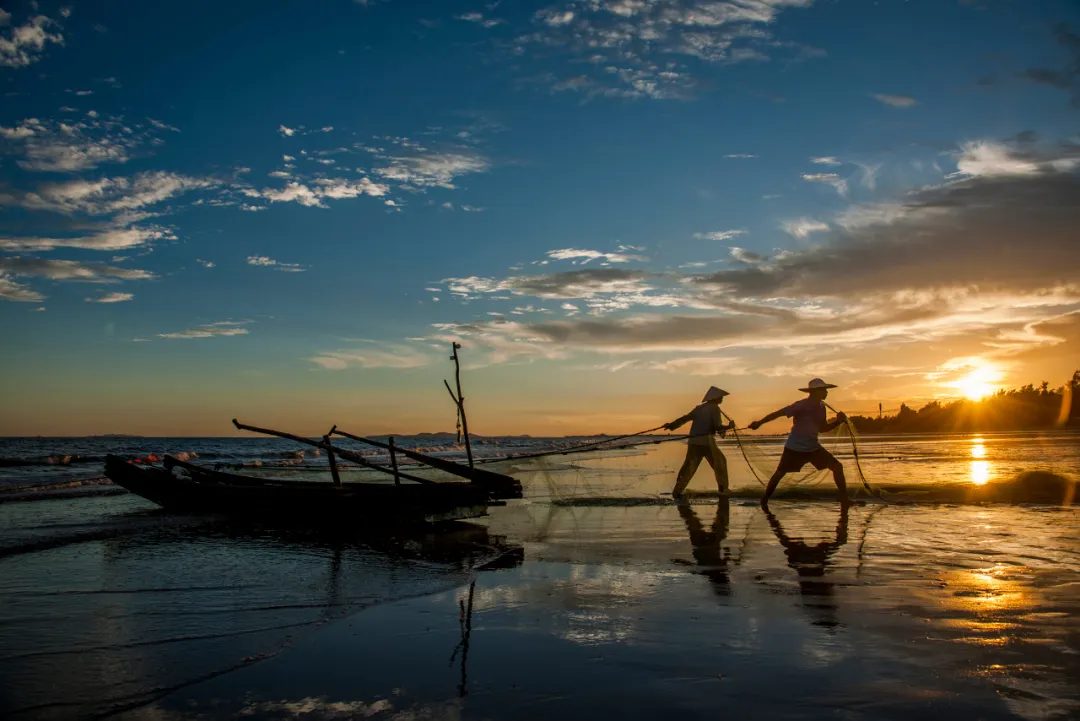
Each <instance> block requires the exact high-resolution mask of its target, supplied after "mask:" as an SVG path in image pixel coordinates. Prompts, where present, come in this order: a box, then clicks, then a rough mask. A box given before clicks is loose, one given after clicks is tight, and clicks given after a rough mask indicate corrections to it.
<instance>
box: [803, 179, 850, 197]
mask: <svg viewBox="0 0 1080 721" xmlns="http://www.w3.org/2000/svg"><path fill="white" fill-rule="evenodd" d="M802 179H803V180H805V181H806V182H808V183H824V184H825V185H831V186H832V187H833V189H835V190H836V192H837V193H839V194H840V195H841V196H842V197H844V196H847V192H848V185H847V181H846V180H844V179H843V178H841V177H840V176H839V175H837V174H836V173H803V175H802Z"/></svg>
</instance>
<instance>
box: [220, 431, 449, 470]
mask: <svg viewBox="0 0 1080 721" xmlns="http://www.w3.org/2000/svg"><path fill="white" fill-rule="evenodd" d="M233 425H234V426H236V427H237V428H239V429H240V430H242V431H251V432H252V433H261V434H263V435H264V436H277V437H278V438H285V439H286V440H290V441H296V442H297V443H303V444H304V445H307V446H314V447H315V448H321V449H323V450H324V451H331V450H332V451H334V452H336V453H337V454H338V455H339V456H341V457H342V458H344V459H346V460H349V461H352V462H353V463H356V464H357V465H361V466H363V467H365V468H370V469H371V470H373V471H380V472H382V473H391V474H392V473H393V471H392V470H390V469H389V468H387V467H386V466H379V465H376V464H374V463H372V462H371V461H369V460H368V459H366V458H364V457H363V456H362V455H360V454H359V453H356V452H355V451H350V450H347V449H345V448H335V447H334V446H333V445H332V444H330V443H327V442H326V441H313V440H311V439H310V438H304V437H303V436H297V435H293V434H292V433H286V432H285V431H275V430H271V429H269V428H259V427H258V426H249V425H247V424H246V423H241V422H240V421H238V420H236V419H235V418H233ZM398 475H400V476H401V477H402V478H404V479H405V480H407V481H415V482H416V483H426V484H433V483H437V481H433V480H431V479H430V478H420V477H419V476H414V475H412V474H410V473H400V472H399V473H398Z"/></svg>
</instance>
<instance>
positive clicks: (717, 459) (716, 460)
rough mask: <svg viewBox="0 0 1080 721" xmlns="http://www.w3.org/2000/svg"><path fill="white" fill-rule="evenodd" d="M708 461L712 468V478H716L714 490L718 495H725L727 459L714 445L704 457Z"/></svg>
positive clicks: (726, 490)
mask: <svg viewBox="0 0 1080 721" xmlns="http://www.w3.org/2000/svg"><path fill="white" fill-rule="evenodd" d="M705 458H706V460H708V461H709V465H710V466H712V470H713V476H715V477H716V488H717V490H719V491H720V495H724V496H726V495H727V492H728V470H727V458H725V457H724V453H723V451H721V450H720V449H719V448H717V447H716V445H715V444H713V445H711V446H710V447H709V455H707V456H705Z"/></svg>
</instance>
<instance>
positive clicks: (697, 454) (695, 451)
mask: <svg viewBox="0 0 1080 721" xmlns="http://www.w3.org/2000/svg"><path fill="white" fill-rule="evenodd" d="M702 459H704V460H706V461H708V462H709V465H710V466H712V470H713V475H714V476H716V487H717V488H718V489H719V490H720V492H721V493H727V490H728V472H727V459H726V458H724V454H723V453H722V452H721V451H720V449H719V448H717V446H716V441H714V440H713V439H712V438H711V437H710V438H708V443H707V444H705V443H703V444H697V443H691V444H689V445H687V446H686V460H684V461H683V464H682V468H680V469H679V475H678V477H677V478H676V480H675V488H674V490H672V493H674V494H678V493H682V492H683V491H685V490H686V487H687V486H688V485H690V479H692V478H693V477H694V474H695V473H697V469H698V466H700V465H701V461H702Z"/></svg>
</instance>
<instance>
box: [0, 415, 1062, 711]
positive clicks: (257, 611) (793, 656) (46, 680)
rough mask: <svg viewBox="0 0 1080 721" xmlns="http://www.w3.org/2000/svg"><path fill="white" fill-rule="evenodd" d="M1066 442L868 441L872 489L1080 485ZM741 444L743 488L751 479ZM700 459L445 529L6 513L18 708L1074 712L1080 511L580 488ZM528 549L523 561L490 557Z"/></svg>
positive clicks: (665, 452)
mask: <svg viewBox="0 0 1080 721" xmlns="http://www.w3.org/2000/svg"><path fill="white" fill-rule="evenodd" d="M980 439H981V440H980ZM1076 440H1077V436H1076V435H1075V434H1072V435H1070V434H1001V435H998V436H982V437H974V436H964V437H949V438H941V437H933V438H921V439H920V438H912V437H903V438H894V439H886V438H875V439H870V440H866V439H864V444H863V445H862V455H863V458H864V461H865V462H864V467H865V468H866V471H867V475H868V477H870V479H871V480H872V481H877V480H879V479H882V478H893V479H898V481H902V482H906V483H915V484H918V483H922V484H929V485H934V484H944V483H958V482H959V483H964V484H971V485H973V486H974V485H979V484H980V483H982V480H983V478H986V480H987V482H991V483H992V482H996V481H998V480H1003V479H1008V478H1010V477H1011V476H1012V475H1014V474H1015V473H1017V472H1023V471H1032V470H1046V471H1051V472H1055V473H1059V474H1062V475H1067V476H1071V477H1074V478H1075V477H1077V475H1080V474H1078V471H1080V447H1078V446H1080V444H1077V443H1076ZM980 448H981V450H980ZM736 450H737V449H736ZM726 452H727V453H728V457H729V459H732V463H731V465H732V470H733V474H732V475H733V484H732V485H733V486H734V487H740V486H742V487H747V486H751V485H753V484H756V482H755V481H754V479H753V478H752V477H751V476H750V474H749V472H748V471H747V470H745V466H744V467H743V469H742V470H741V471H740V470H739V464H738V463H737V462H735V459H734V457H733V450H732V449H731V448H730V447H728V448H727V449H726ZM775 452H776V453H777V454H778V453H779V446H778V445H777V446H776V449H775ZM682 453H683V448H682V447H681V444H666V445H660V446H654V447H647V448H645V449H642V450H640V451H633V452H619V453H611V454H602V455H601V456H599V457H595V456H594V457H582V456H577V457H575V456H565V457H557V458H556V459H554V460H553V461H545V462H544V464H543V466H542V467H540V468H537V467H535V466H534V467H532V469H531V470H529V471H528V472H525V473H522V474H521V476H522V478H523V480H525V482H526V490H527V495H529V496H530V499H528V500H525V501H521V502H511V504H510V505H508V506H506V507H503V508H495V509H493V512H492V515H491V516H490V517H489V518H488V519H486V520H485V521H484V522H483V523H482V524H481V525H480V526H476V525H475V524H474V525H469V526H466V527H459V528H458V529H457V530H456V531H455V532H454V533H453V534H449V535H447V534H443V533H436V532H431V533H426V534H422V535H420V536H415V535H407V536H401V537H398V538H390V539H386V538H364V537H362V536H360V537H356V536H355V534H353V535H348V534H346V535H344V536H342V535H341V534H337V535H335V536H329V537H328V536H327V535H326V534H324V533H323V534H320V533H310V532H309V533H298V532H296V531H289V530H285V529H280V528H268V527H265V526H254V527H253V526H250V525H245V526H239V525H237V524H235V523H227V522H225V521H224V520H223V519H220V518H215V517H212V516H181V515H173V514H168V513H165V512H163V511H160V510H158V509H155V508H154V507H153V506H152V505H151V504H149V503H147V502H145V501H143V500H142V499H139V498H137V497H134V496H131V495H122V496H111V497H96V498H77V499H68V500H51V501H41V502H9V503H0V678H3V679H4V683H3V684H0V717H3V718H16V719H22V718H26V719H69V718H93V717H101V716H107V717H114V716H119V717H128V718H138V719H142V718H147V719H149V718H155V719H160V718H177V719H187V718H233V717H234V716H235V715H236V714H240V715H241V716H242V717H244V718H272V719H277V718H304V719H317V718H343V717H354V716H369V717H371V718H376V719H379V718H401V719H404V718H443V717H447V718H556V717H564V718H584V717H590V718H591V717H594V716H596V715H598V714H601V713H616V714H620V715H622V716H624V717H627V718H646V717H648V718H653V717H656V716H657V715H664V716H667V715H670V714H671V713H672V712H675V713H677V714H679V715H680V716H685V717H706V716H708V717H710V718H711V717H715V716H716V715H717V714H718V713H727V714H734V715H738V716H751V715H753V716H756V717H762V718H766V717H767V718H818V717H821V716H830V717H840V718H910V717H912V716H915V715H921V716H929V717H935V716H944V715H946V714H950V715H956V716H958V717H961V718H969V717H978V718H987V719H993V718H1029V719H1035V718H1070V717H1080V685H1078V684H1076V683H1075V679H1076V678H1080V621H1078V620H1077V619H1078V618H1080V616H1078V613H1077V611H1078V606H1080V571H1078V570H1077V569H1078V568H1080V508H1076V507H1075V506H1074V507H1055V506H1038V505H1028V506H1010V505H1003V504H999V505H956V504H944V503H939V504H920V505H894V504H888V503H880V502H874V503H871V504H868V505H865V506H858V507H855V508H853V509H851V510H850V511H849V512H848V513H847V516H846V519H845V517H844V516H842V515H841V513H840V512H839V510H838V506H837V505H836V504H835V503H831V502H830V503H821V502H814V503H804V502H796V501H790V500H787V501H785V500H777V501H774V503H773V508H772V517H770V516H767V515H766V514H764V513H763V512H762V511H760V510H759V509H758V508H757V506H756V505H754V504H751V503H748V502H744V501H738V500H736V501H732V502H731V503H729V504H725V505H723V506H720V505H718V504H717V501H716V500H715V499H712V500H705V501H701V502H698V503H695V504H694V505H692V506H684V507H676V506H674V505H671V504H670V502H667V503H664V504H661V503H656V504H650V505H643V506H635V505H632V504H630V503H626V504H624V505H622V506H619V505H608V506H606V507H605V506H604V505H593V506H588V507H586V506H575V505H574V504H573V502H574V499H575V498H579V499H580V498H590V497H592V498H595V497H597V496H602V497H606V498H610V499H612V501H611V503H612V504H614V503H615V502H616V501H617V500H618V499H620V498H621V499H624V500H626V499H628V500H634V499H637V500H642V501H646V502H649V501H651V500H659V499H662V495H661V494H663V493H664V492H665V491H668V490H670V487H671V484H672V482H673V468H674V467H676V466H677V465H678V463H679V462H680V461H681V457H682ZM848 462H850V461H848ZM976 462H978V463H987V464H989V467H988V470H987V473H986V474H985V476H984V474H983V473H982V471H979V472H978V473H977V474H976V473H973V468H983V466H973V465H972V464H973V463H976ZM825 483H826V484H827V483H828V481H825ZM691 487H692V488H695V489H699V490H705V491H707V490H709V489H711V488H713V487H714V486H713V481H712V480H711V476H710V474H709V471H708V469H707V468H704V467H703V468H702V470H701V471H700V472H699V475H698V476H697V478H696V479H695V481H694V483H693V484H692V486H691ZM552 501H555V502H554V503H553V502H552ZM514 548H523V549H524V562H523V563H522V564H521V565H520V566H518V567H512V568H510V569H508V570H498V571H480V572H475V573H474V572H473V571H472V570H471V569H473V568H475V567H476V566H477V565H478V564H480V563H483V562H484V561H485V560H487V559H489V558H492V557H495V556H498V555H499V554H500V553H502V552H503V551H505V550H507V549H514ZM508 558H511V559H513V558H514V557H513V556H512V555H511V556H509V557H508ZM514 562H516V561H514ZM514 562H511V563H508V564H504V565H510V566H513V565H514ZM472 578H475V579H476V587H475V593H474V606H473V612H472V614H471V615H468V618H469V619H470V623H471V631H470V632H469V639H470V640H469V644H468V652H467V653H465V654H463V653H462V651H463V648H464V647H463V646H460V645H459V644H460V643H461V641H462V632H463V628H464V626H463V623H462V611H463V608H464V606H463V605H462V603H463V602H464V601H465V600H466V598H467V596H468V583H469V580H470V579H472ZM455 648H457V653H456V655H454V656H453V658H451V655H452V654H454V651H455ZM462 656H466V663H465V665H464V667H463V666H462ZM463 673H464V677H465V680H464V682H463V680H462V676H463ZM463 691H464V696H462V692H463ZM335 714H336V715H335Z"/></svg>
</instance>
